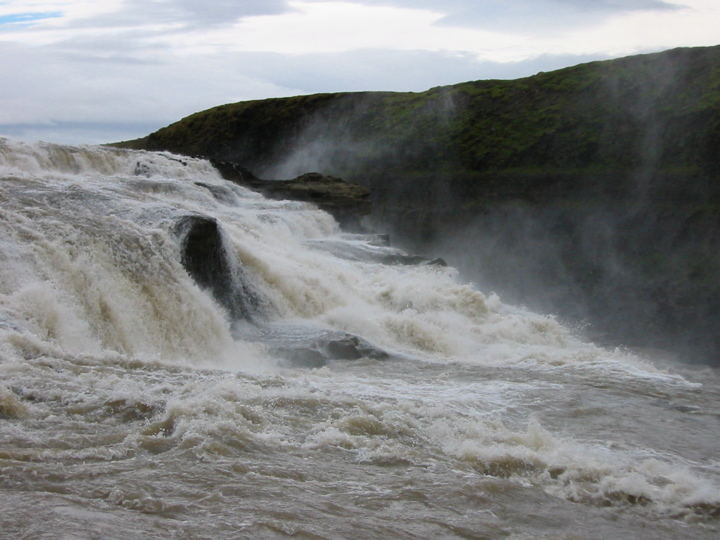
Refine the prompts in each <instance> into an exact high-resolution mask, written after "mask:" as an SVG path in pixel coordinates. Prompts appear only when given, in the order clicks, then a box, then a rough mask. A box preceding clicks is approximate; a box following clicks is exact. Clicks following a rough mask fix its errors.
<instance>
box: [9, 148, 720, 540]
mask: <svg viewBox="0 0 720 540" xmlns="http://www.w3.org/2000/svg"><path fill="white" fill-rule="evenodd" d="M378 240H379V239H378V238H377V237H374V236H371V235H368V236H361V235H349V234H343V233H342V231H340V230H339V229H338V227H337V225H336V223H335V222H334V220H333V219H332V218H331V217H330V216H329V215H327V214H325V213H323V212H320V211H318V210H316V209H314V208H313V207H312V206H310V205H307V204H304V203H297V202H288V201H269V200H266V199H264V198H262V197H261V196H259V195H257V194H254V193H252V192H250V191H247V190H245V189H243V188H241V187H238V186H236V185H233V184H230V183H228V182H225V181H224V180H223V179H222V178H220V176H219V175H218V174H217V172H216V171H215V170H214V169H213V168H212V167H211V166H210V165H209V164H208V163H207V162H205V161H202V160H196V159H190V158H184V157H179V156H173V155H170V154H154V153H146V152H130V151H123V150H117V149H110V148H96V147H81V148H76V147H61V146H54V145H45V144H35V145H30V144H24V143H19V142H13V141H9V140H3V139H0V245H1V246H2V249H1V250H0V536H2V537H7V538H33V539H34V538H103V539H113V538H122V539H128V538H208V539H217V538H279V537H285V536H296V537H299V538H395V537H397V538H516V539H521V538H538V537H540V538H542V537H547V538H716V537H717V535H718V534H719V533H720V492H719V490H718V487H719V486H720V451H719V448H718V437H717V432H718V427H719V426H718V421H719V420H720V378H719V377H718V372H717V370H713V369H710V368H694V369H693V370H690V368H683V367H681V365H668V364H666V365H665V366H664V367H663V366H661V365H660V364H659V363H658V361H655V360H653V359H652V358H645V359H641V358H638V357H636V356H634V355H632V354H630V353H629V352H625V351H621V350H607V349H602V348H599V347H596V346H594V345H592V344H588V343H585V342H583V341H582V340H581V339H579V338H578V337H576V336H575V335H574V333H573V332H572V331H571V330H569V329H568V328H565V327H563V326H562V325H560V324H559V323H558V322H556V321H555V320H554V319H553V318H551V317H547V316H543V315H539V314H535V313H530V312H528V311H526V310H523V309H520V308H517V307H513V306H509V305H505V304H503V303H502V301H501V299H499V298H498V297H497V296H495V295H493V294H487V293H483V292H481V291H478V290H476V289H475V288H473V287H472V286H471V285H469V284H465V283H463V282H462V281H461V280H460V279H459V278H458V276H457V275H456V272H455V271H454V270H453V269H451V268H445V267H441V266H436V265H402V264H393V265H390V264H382V263H381V262H378V261H381V260H393V261H395V262H397V260H399V259H401V258H402V253H400V252H399V251H398V250H395V249H393V248H390V247H387V246H383V245H382V242H379V241H378ZM208 246H209V247H208ZM386 256H387V257H386Z"/></svg>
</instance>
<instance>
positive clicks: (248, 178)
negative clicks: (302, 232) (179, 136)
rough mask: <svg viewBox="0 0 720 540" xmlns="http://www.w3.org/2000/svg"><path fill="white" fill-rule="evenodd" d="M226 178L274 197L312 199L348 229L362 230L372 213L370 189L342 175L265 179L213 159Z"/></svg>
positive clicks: (309, 174)
mask: <svg viewBox="0 0 720 540" xmlns="http://www.w3.org/2000/svg"><path fill="white" fill-rule="evenodd" d="M212 163H213V165H214V166H215V168H216V169H218V171H220V174H222V175H223V177H224V178H225V179H226V180H230V181H232V182H235V183H237V184H239V185H242V186H245V187H248V188H250V189H252V190H255V191H259V192H260V193H262V194H263V195H265V196H266V197H269V198H271V199H290V200H295V201H304V202H311V203H314V204H316V205H317V206H318V207H319V208H320V209H321V210H325V211H326V212H328V213H330V214H332V216H333V217H334V218H335V219H336V220H337V221H338V223H340V225H341V226H342V227H343V228H344V229H346V230H362V229H363V225H362V219H363V217H365V216H367V215H368V214H370V190H369V189H368V188H366V187H364V186H361V185H359V184H353V183H350V182H346V181H345V180H342V179H341V178H336V177H334V176H328V175H324V174H320V173H316V172H311V173H306V174H303V175H301V176H298V177H297V178H293V179H290V180H264V179H261V178H258V177H257V176H255V175H254V174H253V173H252V172H250V171H249V170H248V169H246V168H244V167H242V166H241V165H239V164H237V163H234V162H231V161H217V160H213V161H212Z"/></svg>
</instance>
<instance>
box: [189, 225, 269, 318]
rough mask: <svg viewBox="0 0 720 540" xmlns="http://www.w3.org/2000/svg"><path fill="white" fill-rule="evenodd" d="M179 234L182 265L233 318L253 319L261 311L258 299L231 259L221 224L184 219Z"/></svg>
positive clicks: (240, 270)
mask: <svg viewBox="0 0 720 540" xmlns="http://www.w3.org/2000/svg"><path fill="white" fill-rule="evenodd" d="M175 234H176V235H177V236H178V237H179V238H180V241H181V261H182V264H183V266H184V267H185V269H186V270H187V272H188V274H190V276H191V277H192V278H193V279H194V280H195V282H196V283H197V284H198V285H199V286H200V287H201V288H203V289H207V290H209V291H210V292H211V294H212V295H213V297H214V298H215V299H216V300H217V301H218V302H219V303H220V305H222V306H223V307H224V308H225V309H226V310H227V311H228V314H229V315H230V317H231V318H233V319H251V318H252V315H253V314H254V313H255V312H257V308H258V304H259V302H258V296H257V294H256V293H254V292H253V291H252V290H251V287H250V286H249V284H248V283H247V280H246V279H245V275H244V272H243V271H242V269H241V268H237V267H236V266H235V265H234V264H233V262H232V259H231V258H230V257H229V256H228V253H227V248H226V247H225V243H224V241H223V236H222V231H221V229H220V227H219V226H218V223H217V221H216V220H215V219H213V218H210V217H206V216H199V215H193V216H184V217H182V218H181V219H180V220H179V221H178V222H177V223H176V224H175Z"/></svg>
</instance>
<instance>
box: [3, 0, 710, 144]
mask: <svg viewBox="0 0 720 540" xmlns="http://www.w3.org/2000/svg"><path fill="white" fill-rule="evenodd" d="M717 44H720V0H673V1H670V0H442V1H441V0H347V1H343V2H335V1H325V0H298V1H295V0H8V1H3V0H0V72H1V73H2V74H3V75H2V84H0V135H6V136H11V137H16V138H23V139H27V140H35V139H42V140H47V141H53V142H64V143H81V142H85V143H99V142H110V141H116V140H121V139H127V138H134V137H139V136H142V135H146V134H147V133H149V132H151V131H154V130H155V129H158V128H160V127H162V126H164V125H167V124H169V123H171V122H173V121H175V120H178V119H180V118H181V117H183V116H186V115H188V114H191V113H193V112H196V111H199V110H202V109H206V108H208V107H212V106H215V105H220V104H223V103H229V102H234V101H241V100H247V99H257V98H266V97H279V96H290V95H297V94H308V93H315V92H336V91H349V90H403V91H405V90H412V91H421V90H425V89H427V88H430V87H433V86H438V85H443V84H452V83H456V82H461V81H467V80H476V79H488V78H515V77H521V76H525V75H531V74H533V73H536V72H538V71H549V70H551V69H556V68H560V67H565V66H570V65H574V64H577V63H580V62H586V61H589V60H595V59H604V58H613V57H618V56H625V55H629V54H636V53H641V52H653V51H659V50H663V49H668V48H672V47H678V46H701V45H717Z"/></svg>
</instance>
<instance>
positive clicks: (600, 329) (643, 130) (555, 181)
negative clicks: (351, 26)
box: [261, 52, 720, 364]
mask: <svg viewBox="0 0 720 540" xmlns="http://www.w3.org/2000/svg"><path fill="white" fill-rule="evenodd" d="M639 58H640V59H641V60H640V61H636V62H635V63H632V64H631V63H630V62H628V61H627V60H621V61H618V63H617V68H614V69H612V70H610V69H607V70H605V71H604V72H601V74H602V77H601V78H600V79H599V82H598V83H597V89H596V90H595V92H597V93H599V94H600V95H602V98H603V107H604V108H605V110H606V111H610V112H609V113H607V114H606V116H605V117H602V118H603V122H599V123H597V125H596V126H595V127H594V132H593V133H594V134H593V135H592V139H591V143H589V144H588V147H589V150H587V151H585V155H583V156H581V158H582V159H581V160H579V161H578V162H577V163H570V164H566V163H564V162H563V160H564V159H565V158H564V157H563V155H561V154H560V153H559V152H558V149H557V148H552V146H549V149H547V150H545V154H542V153H540V154H539V157H537V158H535V161H536V162H540V164H541V166H540V167H537V166H535V168H534V169H532V170H530V169H528V170H530V172H526V171H525V170H519V171H516V170H515V169H512V168H507V167H506V168H505V170H498V171H496V172H493V171H492V170H489V171H479V172H474V173H473V172H468V171H467V170H466V167H465V170H464V165H465V164H463V163H461V158H460V157H459V155H458V154H459V153H458V152H456V151H455V150H456V149H455V148H453V146H452V145H450V144H448V141H451V140H452V137H453V136H454V135H455V134H456V133H457V125H458V124H461V123H462V122H467V116H468V111H467V108H468V100H467V99H466V98H465V97H464V96H463V95H462V94H461V93H460V92H457V91H456V90H455V89H454V88H453V87H444V88H439V89H434V90H433V91H431V97H430V98H427V99H425V100H421V99H420V98H419V97H418V95H412V94H409V95H408V94H402V95H396V96H394V95H392V94H379V95H378V94H364V95H363V94H357V95H354V96H353V97H352V98H348V99H350V103H351V106H350V107H348V105H347V101H346V102H344V103H343V102H341V105H338V104H337V103H336V104H334V105H333V106H331V107H329V108H327V109H325V110H323V111H321V112H320V113H319V114H315V115H314V116H313V117H312V118H311V119H308V120H306V122H305V124H304V125H303V127H302V129H301V130H299V131H297V132H296V133H294V134H293V135H292V137H289V138H287V139H286V140H285V141H284V142H283V144H282V145H281V147H282V148H283V149H284V153H283V156H282V159H274V160H272V162H270V163H268V164H267V165H266V166H263V167H261V173H262V174H264V175H266V176H269V177H278V178H283V177H292V176H296V175H297V174H300V173H302V172H307V171H310V170H318V171H321V172H325V173H328V174H335V175H339V176H343V177H345V178H346V179H348V180H352V181H355V182H358V183H361V184H364V185H367V186H368V187H370V188H371V189H372V190H373V215H372V218H371V219H370V220H369V221H368V223H367V225H368V227H369V228H371V229H373V230H375V231H378V232H389V233H390V234H391V236H392V238H393V240H394V243H395V244H396V245H399V246H400V247H403V248H406V249H409V250H412V251H414V252H418V253H421V254H423V255H426V256H440V257H443V258H444V259H446V260H447V261H448V262H449V263H450V264H451V265H453V266H455V267H456V268H458V270H459V271H460V272H461V275H462V276H463V278H464V279H466V280H468V281H472V282H475V283H477V284H478V285H479V286H480V287H481V288H482V289H483V290H485V291H495V292H497V293H499V294H500V295H501V296H502V298H503V299H505V300H506V301H509V302H513V303H516V304H521V305H524V306H527V307H528V308H530V309H533V310H537V311H541V312H545V313H552V314H554V315H556V316H557V317H558V318H560V319H561V320H563V322H565V323H567V324H569V325H570V326H573V327H575V328H576V329H578V331H579V332H582V333H583V335H585V336H586V337H589V338H591V339H593V340H595V341H596V342H599V343H602V344H605V345H613V346H621V347H628V348H632V349H634V350H652V349H659V350H662V351H665V352H666V353H668V354H670V355H673V356H675V357H676V359H677V360H679V361H683V362H699V363H705V364H718V363H720V355H719V354H718V352H719V351H720V341H719V340H718V338H717V337H716V336H718V335H720V320H719V318H718V315H717V314H718V313H720V287H718V285H717V280H716V278H715V276H717V275H718V271H720V260H719V259H718V257H717V255H716V254H717V253H718V252H720V249H719V248H720V234H718V228H717V219H718V215H717V210H716V208H717V206H715V203H713V201H717V200H718V192H717V190H716V189H715V188H714V186H713V183H712V181H711V177H712V170H713V167H717V163H716V162H715V159H714V158H713V157H712V154H711V150H710V149H709V148H708V145H707V140H706V139H703V138H702V137H700V136H699V135H697V133H694V132H693V131H692V129H691V128H692V122H691V120H692V121H695V120H694V119H691V120H688V117H681V118H680V120H678V118H676V117H670V116H669V115H668V113H667V104H668V102H669V101H672V100H675V101H677V100H684V101H687V102H688V103H689V102H690V101H691V100H692V99H693V97H694V96H693V95H692V93H688V95H687V96H684V95H681V94H680V92H681V91H684V89H683V88H682V86H681V85H678V80H682V79H683V78H687V77H688V76H694V70H695V69H696V66H693V64H692V63H689V62H687V58H686V57H685V56H684V55H683V54H681V53H679V52H678V53H676V54H668V55H664V56H663V57H662V58H661V59H658V58H654V57H653V58H649V57H645V58H643V57H639ZM413 100H416V101H417V102H418V104H415V105H413V108H412V110H411V112H410V113H408V114H405V115H404V116H403V115H402V114H397V113H392V112H391V113H388V110H389V105H388V104H391V105H392V104H396V103H398V102H402V103H403V104H404V106H406V107H407V104H408V103H413ZM583 100H585V101H587V102H588V103H587V104H586V105H587V107H590V105H591V102H590V98H586V97H583V98H581V99H580V102H581V103H580V106H583ZM391 114H395V117H391ZM580 114H585V111H581V113H580ZM500 128H501V126H498V129H500ZM492 130H495V127H493V128H492ZM423 134H427V137H423V136H422V135H423ZM418 135H419V136H418ZM546 144H547V143H546ZM552 144H556V143H553V142H552V141H551V142H550V145H552ZM491 150H492V149H491ZM678 155H681V156H682V157H681V158H678V157H677V156H678ZM551 160H554V163H551V162H550V161H551ZM543 161H544V162H545V164H544V165H542V163H543ZM568 161H569V158H568ZM607 162H613V163H617V164H619V165H620V167H618V166H613V167H603V166H600V165H598V164H602V163H607ZM558 163H560V164H561V165H562V166H563V167H564V169H563V170H559V168H558V166H557V165H558ZM408 164H409V165H408ZM698 164H699V165H698ZM513 165H515V164H513V163H511V164H510V166H511V167H512V166H513ZM517 165H525V164H524V163H522V162H521V163H518V164H517ZM578 165H579V166H578ZM526 168H527V166H526ZM708 171H710V174H708Z"/></svg>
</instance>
